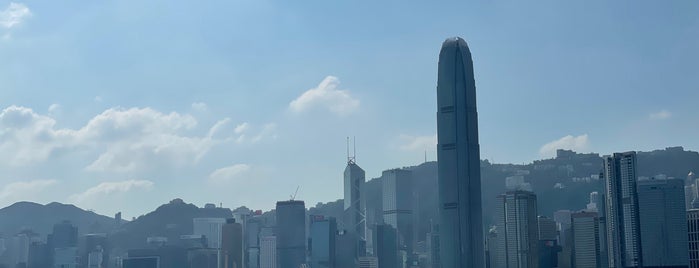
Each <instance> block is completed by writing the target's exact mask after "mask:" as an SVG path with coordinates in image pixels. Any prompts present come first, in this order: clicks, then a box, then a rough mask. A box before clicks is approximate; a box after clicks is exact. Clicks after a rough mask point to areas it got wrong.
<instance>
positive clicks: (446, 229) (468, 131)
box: [437, 37, 485, 268]
mask: <svg viewBox="0 0 699 268" xmlns="http://www.w3.org/2000/svg"><path fill="white" fill-rule="evenodd" d="M437 109H438V110H437V159H438V161H437V164H438V178H439V179H438V180H439V210H440V217H441V221H440V227H439V228H440V232H441V233H440V243H441V245H440V252H441V258H440V261H441V264H442V266H443V267H474V268H475V267H484V266H485V261H484V258H485V251H484V242H483V222H482V217H483V215H482V206H481V174H480V149H479V145H478V114H477V112H476V83H475V80H474V77H473V61H472V60H471V52H470V51H469V48H468V45H466V41H464V40H463V39H461V38H458V37H455V38H449V39H447V40H446V41H444V43H443V44H442V49H441V51H440V53H439V71H438V78H437Z"/></svg>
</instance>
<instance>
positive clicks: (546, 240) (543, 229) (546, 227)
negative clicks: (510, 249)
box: [491, 216, 561, 268]
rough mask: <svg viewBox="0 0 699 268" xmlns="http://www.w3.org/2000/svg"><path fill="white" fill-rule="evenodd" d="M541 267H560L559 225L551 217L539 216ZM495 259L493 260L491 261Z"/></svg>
mask: <svg viewBox="0 0 699 268" xmlns="http://www.w3.org/2000/svg"><path fill="white" fill-rule="evenodd" d="M538 222H539V224H538V225H539V268H553V267H558V252H560V251H561V247H560V246H559V245H558V227H557V224H556V221H554V220H553V219H551V218H548V217H544V216H539V217H538ZM492 262H494V261H491V263H492Z"/></svg>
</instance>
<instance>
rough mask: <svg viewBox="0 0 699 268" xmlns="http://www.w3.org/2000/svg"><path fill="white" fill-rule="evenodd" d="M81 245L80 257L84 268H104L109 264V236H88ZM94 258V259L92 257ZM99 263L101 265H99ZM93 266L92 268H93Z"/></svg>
mask: <svg viewBox="0 0 699 268" xmlns="http://www.w3.org/2000/svg"><path fill="white" fill-rule="evenodd" d="M82 239H83V241H84V242H83V243H80V244H81V245H80V256H81V262H82V266H86V265H87V267H88V268H93V267H94V268H102V267H107V265H108V264H109V248H108V247H107V234H105V233H98V234H86V235H84V236H83V237H82ZM90 256H92V257H90ZM97 261H99V263H97ZM91 264H92V266H91Z"/></svg>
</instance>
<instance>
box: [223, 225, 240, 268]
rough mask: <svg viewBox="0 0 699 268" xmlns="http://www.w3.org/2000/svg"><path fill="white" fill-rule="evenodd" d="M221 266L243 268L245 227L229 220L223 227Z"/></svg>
mask: <svg viewBox="0 0 699 268" xmlns="http://www.w3.org/2000/svg"><path fill="white" fill-rule="evenodd" d="M221 264H222V265H223V267H224V268H243V267H244V266H243V226H242V225H241V224H240V223H237V222H235V219H227V220H226V223H225V224H224V225H223V226H222V227H221Z"/></svg>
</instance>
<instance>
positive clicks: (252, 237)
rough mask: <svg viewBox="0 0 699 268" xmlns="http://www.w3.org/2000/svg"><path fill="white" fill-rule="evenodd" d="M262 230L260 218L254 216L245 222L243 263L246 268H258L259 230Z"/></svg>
mask: <svg viewBox="0 0 699 268" xmlns="http://www.w3.org/2000/svg"><path fill="white" fill-rule="evenodd" d="M261 229H262V218H261V217H259V216H258V215H254V216H253V217H252V218H250V219H248V220H247V224H246V225H245V229H244V231H245V240H244V241H245V252H246V256H245V262H246V263H247V266H246V267H248V268H257V267H258V266H260V239H259V236H260V230H261Z"/></svg>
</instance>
